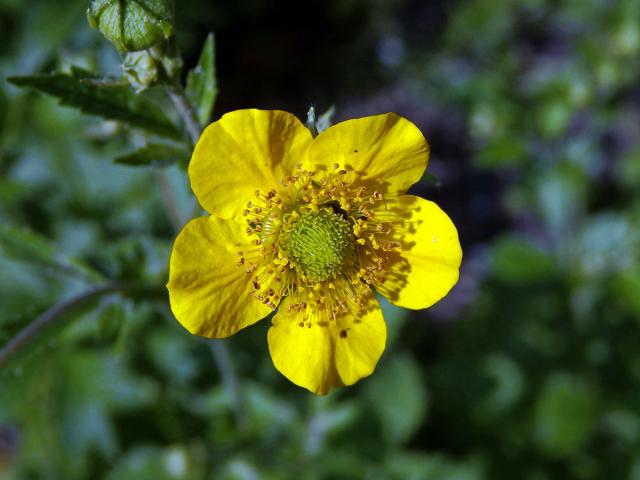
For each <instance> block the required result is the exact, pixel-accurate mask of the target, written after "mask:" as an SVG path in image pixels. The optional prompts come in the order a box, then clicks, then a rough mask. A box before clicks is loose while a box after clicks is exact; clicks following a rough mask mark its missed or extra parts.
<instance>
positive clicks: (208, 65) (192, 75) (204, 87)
mask: <svg viewBox="0 0 640 480" xmlns="http://www.w3.org/2000/svg"><path fill="white" fill-rule="evenodd" d="M215 58H216V57H215V39H214V37H213V33H210V34H209V35H208V36H207V39H206V40H205V42H204V45H203V47H202V53H200V60H198V65H196V67H195V68H194V69H193V70H191V71H190V72H189V75H188V76H187V88H186V93H187V98H188V99H189V101H190V102H191V105H193V107H194V108H195V109H196V113H197V116H198V120H199V121H200V124H201V125H206V124H208V123H209V119H210V118H211V112H212V111H213V105H214V103H215V101H216V96H217V95H218V84H217V82H216V65H215Z"/></svg>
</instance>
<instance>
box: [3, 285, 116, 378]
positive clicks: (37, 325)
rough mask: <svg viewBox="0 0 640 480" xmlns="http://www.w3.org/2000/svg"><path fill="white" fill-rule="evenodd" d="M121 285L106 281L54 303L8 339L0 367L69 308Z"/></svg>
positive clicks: (111, 291) (113, 290) (114, 290)
mask: <svg viewBox="0 0 640 480" xmlns="http://www.w3.org/2000/svg"><path fill="white" fill-rule="evenodd" d="M122 289H123V287H122V286H121V285H118V284H115V283H107V284H104V285H99V286H95V287H91V288H88V289H87V290H85V291H83V292H81V293H79V294H77V295H74V296H73V297H71V298H69V299H67V300H64V301H62V302H60V303H56V304H55V305H53V306H52V307H51V308H49V309H48V310H46V311H45V312H44V313H42V314H41V315H40V316H38V317H36V319H35V320H33V321H32V322H31V323H30V324H29V325H27V326H26V327H25V328H23V329H22V330H21V331H20V332H19V333H18V334H17V335H16V336H15V337H13V338H12V339H11V340H9V343H7V344H6V345H5V346H4V347H3V348H2V349H1V350H0V367H2V366H3V365H4V364H5V363H6V362H7V360H9V358H11V357H12V356H13V355H14V354H15V353H16V352H17V351H18V350H19V349H20V348H21V347H22V346H23V345H24V344H26V343H27V342H29V341H30V340H31V339H32V338H34V337H35V336H36V335H38V334H39V333H40V332H41V331H42V330H44V329H45V328H47V327H48V326H49V325H51V324H52V323H53V322H55V320H56V319H58V318H60V317H62V316H63V315H65V314H66V313H68V312H69V311H70V310H72V309H74V308H76V307H78V306H80V305H82V304H84V303H87V302H88V301H90V300H92V299H94V298H96V297H100V296H101V295H105V294H107V293H113V292H117V291H119V290H122Z"/></svg>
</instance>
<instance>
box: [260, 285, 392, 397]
mask: <svg viewBox="0 0 640 480" xmlns="http://www.w3.org/2000/svg"><path fill="white" fill-rule="evenodd" d="M294 303H296V302H295V300H294V299H292V298H291V297H288V298H286V299H285V300H284V301H283V302H282V304H281V305H280V308H279V310H278V313H277V314H276V315H275V316H274V317H273V325H272V326H271V328H270V329H269V334H268V340H269V351H270V352H271V359H272V360H273V364H274V365H275V367H276V368H277V369H278V370H279V371H280V373H282V374H283V375H284V376H285V377H287V378H288V379H289V380H291V381H292V382H293V383H295V384H296V385H299V386H301V387H304V388H306V389H308V390H310V391H311V392H313V393H316V394H318V395H324V394H326V393H328V392H329V390H331V389H332V388H333V387H340V386H343V385H352V384H354V383H355V382H357V381H358V380H360V379H361V378H363V377H366V376H368V375H370V374H371V373H372V372H373V371H374V369H375V367H376V364H377V363H378V359H379V358H380V355H382V352H383V351H384V347H385V344H386V339H387V327H386V325H385V323H384V318H383V317H382V310H381V309H380V305H379V304H378V301H377V300H376V299H375V297H374V296H373V293H372V292H371V293H370V298H368V299H367V303H366V307H365V308H363V309H362V310H361V311H359V312H357V313H356V314H355V315H354V314H345V315H342V316H340V317H338V319H337V320H331V321H329V320H327V319H323V318H318V317H317V315H315V316H314V315H312V316H311V317H312V318H311V323H305V322H304V318H303V313H302V312H297V311H295V310H290V309H289V307H290V306H291V305H292V304H294Z"/></svg>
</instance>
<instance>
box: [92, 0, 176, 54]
mask: <svg viewBox="0 0 640 480" xmlns="http://www.w3.org/2000/svg"><path fill="white" fill-rule="evenodd" d="M87 19H88V20H89V24H90V25H91V26H92V27H93V28H97V29H99V30H100V31H101V32H102V34H103V35H104V36H105V37H107V39H109V41H110V42H111V43H113V44H114V46H115V47H116V48H117V49H118V50H119V51H121V52H135V51H138V50H145V49H147V48H150V47H153V46H154V45H157V44H158V43H160V42H162V41H163V40H165V39H166V38H169V37H170V36H171V35H172V33H173V4H172V1H171V0H94V1H93V3H91V6H90V7H89V9H88V10H87Z"/></svg>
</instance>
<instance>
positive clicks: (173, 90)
mask: <svg viewBox="0 0 640 480" xmlns="http://www.w3.org/2000/svg"><path fill="white" fill-rule="evenodd" d="M167 93H168V94H169V98H171V101H172V102H173V104H174V105H175V107H176V110H177V111H178V113H179V114H180V117H181V118H182V121H183V122H184V126H185V127H186V129H187V132H188V133H189V137H190V138H191V142H192V143H193V144H194V145H195V144H196V143H197V142H198V139H199V138H200V133H201V131H202V127H201V125H200V122H199V121H198V117H197V116H196V112H195V110H194V109H193V107H192V106H191V102H189V99H188V98H187V96H186V94H185V93H184V89H183V88H182V87H181V86H170V87H167Z"/></svg>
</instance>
